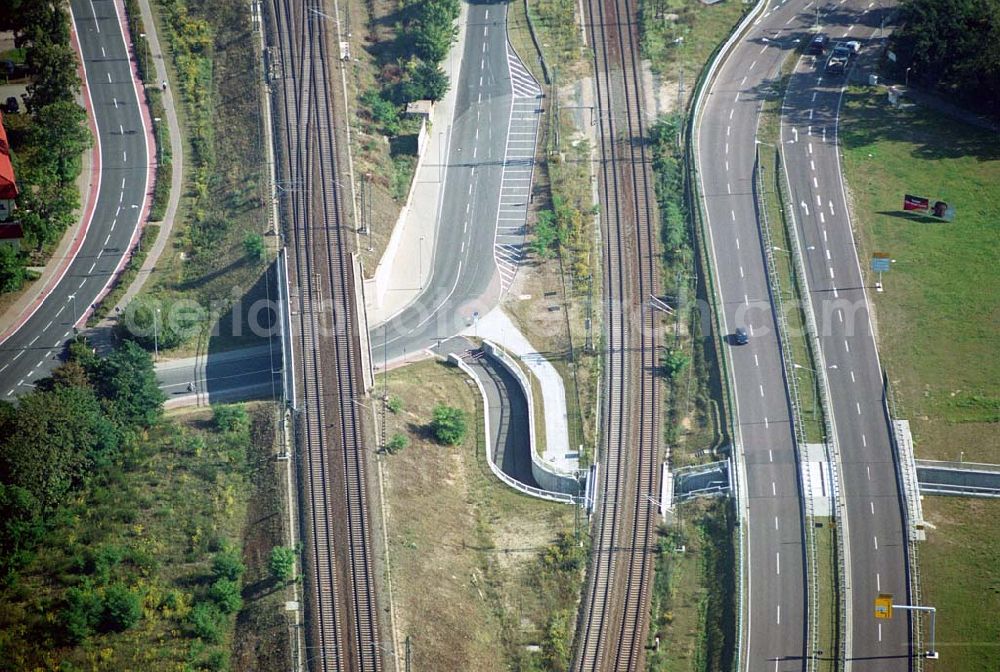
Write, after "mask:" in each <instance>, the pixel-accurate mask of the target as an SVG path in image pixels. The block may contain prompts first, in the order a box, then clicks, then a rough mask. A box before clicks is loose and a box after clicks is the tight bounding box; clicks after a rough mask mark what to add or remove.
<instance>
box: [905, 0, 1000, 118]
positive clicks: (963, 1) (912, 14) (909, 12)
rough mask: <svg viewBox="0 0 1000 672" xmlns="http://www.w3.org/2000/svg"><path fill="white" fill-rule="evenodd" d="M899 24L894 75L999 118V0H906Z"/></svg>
mask: <svg viewBox="0 0 1000 672" xmlns="http://www.w3.org/2000/svg"><path fill="white" fill-rule="evenodd" d="M899 24H900V25H901V28H900V29H899V30H898V31H896V32H895V33H894V34H893V37H892V42H891V49H892V51H893V52H894V53H895V54H896V62H895V68H896V71H897V76H900V77H902V76H903V75H904V73H905V72H906V71H907V70H909V71H910V72H909V81H910V83H918V84H921V85H923V86H926V87H928V88H933V89H937V90H939V91H941V92H942V93H944V94H946V95H948V96H953V97H955V98H957V99H958V100H961V101H963V102H965V103H968V104H970V105H972V106H974V107H977V108H979V109H982V110H984V111H986V112H987V113H989V114H991V115H992V116H993V117H994V118H1000V50H998V49H996V48H995V45H997V44H1000V0H909V2H906V3H904V4H903V5H902V7H901V8H900V18H899ZM991 45H992V46H991Z"/></svg>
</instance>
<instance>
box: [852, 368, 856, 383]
mask: <svg viewBox="0 0 1000 672" xmlns="http://www.w3.org/2000/svg"><path fill="white" fill-rule="evenodd" d="M851 382H852V383H855V382H857V381H856V380H854V371H851Z"/></svg>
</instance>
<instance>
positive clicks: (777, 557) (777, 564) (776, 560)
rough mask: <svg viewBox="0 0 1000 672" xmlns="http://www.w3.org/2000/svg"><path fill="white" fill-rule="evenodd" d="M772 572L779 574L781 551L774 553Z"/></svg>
mask: <svg viewBox="0 0 1000 672" xmlns="http://www.w3.org/2000/svg"><path fill="white" fill-rule="evenodd" d="M775 523H777V518H775ZM774 573H775V574H779V575H780V574H781V553H779V552H776V553H775V554H774Z"/></svg>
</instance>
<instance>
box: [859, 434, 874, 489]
mask: <svg viewBox="0 0 1000 672" xmlns="http://www.w3.org/2000/svg"><path fill="white" fill-rule="evenodd" d="M861 445H862V446H864V447H865V448H867V447H868V437H866V436H865V435H864V434H862V435H861ZM871 478H872V475H871V472H870V471H869V472H868V480H871Z"/></svg>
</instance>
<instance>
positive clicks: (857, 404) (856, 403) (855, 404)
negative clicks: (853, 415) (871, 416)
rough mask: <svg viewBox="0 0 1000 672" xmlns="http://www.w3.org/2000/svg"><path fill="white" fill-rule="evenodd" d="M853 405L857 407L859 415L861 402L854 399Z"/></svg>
mask: <svg viewBox="0 0 1000 672" xmlns="http://www.w3.org/2000/svg"><path fill="white" fill-rule="evenodd" d="M854 406H855V408H857V409H858V415H861V402H860V401H855V402H854Z"/></svg>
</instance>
